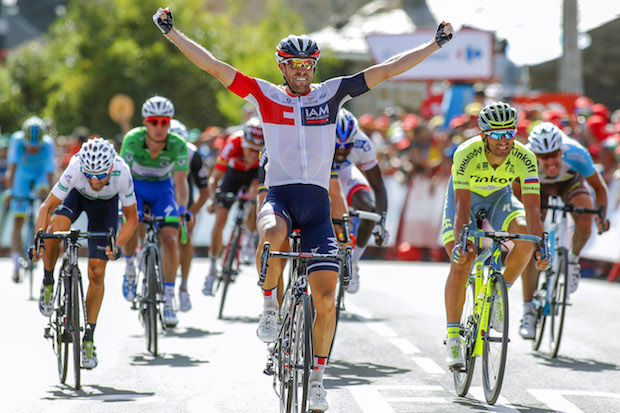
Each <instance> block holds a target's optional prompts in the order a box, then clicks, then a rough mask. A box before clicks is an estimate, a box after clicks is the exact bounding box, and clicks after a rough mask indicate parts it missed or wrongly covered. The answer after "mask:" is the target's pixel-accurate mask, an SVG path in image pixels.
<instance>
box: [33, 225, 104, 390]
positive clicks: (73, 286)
mask: <svg viewBox="0 0 620 413" xmlns="http://www.w3.org/2000/svg"><path fill="white" fill-rule="evenodd" d="M94 238H105V239H107V240H108V244H109V245H110V248H114V246H115V245H116V242H115V238H116V234H115V231H114V229H112V228H110V230H109V232H82V231H80V230H78V229H74V228H72V229H70V230H69V231H55V232H51V233H43V230H39V231H38V232H37V234H36V235H35V237H34V243H33V246H32V248H31V249H30V251H29V257H32V254H33V252H34V251H39V250H40V248H41V242H42V241H43V240H46V239H62V240H63V241H64V250H65V252H64V255H63V259H62V266H61V267H60V275H59V277H58V281H57V283H56V288H55V289H54V298H53V303H54V310H53V312H52V314H51V315H50V318H49V322H48V325H47V327H45V330H44V334H43V335H44V337H45V338H48V339H51V340H52V348H53V350H54V353H55V354H56V358H57V360H58V376H59V377H60V382H61V383H63V384H64V383H65V381H66V379H67V370H68V366H69V344H71V345H72V347H73V374H74V377H75V389H76V390H79V389H80V386H81V383H80V380H81V377H80V373H81V371H80V369H81V344H82V341H81V340H82V338H81V332H82V331H83V330H84V327H85V326H86V324H87V316H86V303H85V301H84V289H83V287H82V273H81V271H80V269H79V267H78V250H79V248H80V246H81V245H80V243H79V241H80V240H82V239H94ZM80 315H81V316H82V317H80Z"/></svg>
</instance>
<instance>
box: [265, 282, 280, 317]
mask: <svg viewBox="0 0 620 413" xmlns="http://www.w3.org/2000/svg"><path fill="white" fill-rule="evenodd" d="M263 299H264V300H265V301H264V302H263V308H264V309H265V310H266V309H268V308H270V309H275V310H276V311H277V310H278V287H277V286H276V287H274V288H273V289H271V290H265V289H263Z"/></svg>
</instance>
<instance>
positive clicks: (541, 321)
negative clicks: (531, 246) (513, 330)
mask: <svg viewBox="0 0 620 413" xmlns="http://www.w3.org/2000/svg"><path fill="white" fill-rule="evenodd" d="M542 274H543V272H542V271H539V272H538V282H540V278H541V276H542ZM544 275H545V278H544V280H543V281H542V285H540V286H539V287H538V288H537V289H536V291H535V292H534V299H535V301H536V302H537V303H538V304H537V307H536V309H535V311H536V335H535V336H534V341H532V350H538V349H539V348H540V343H541V342H542V339H543V335H544V333H545V324H546V321H547V317H546V316H545V312H544V307H545V305H547V292H548V291H549V290H548V285H549V282H550V281H549V280H551V279H552V278H554V277H553V268H549V270H547V271H546V272H544Z"/></svg>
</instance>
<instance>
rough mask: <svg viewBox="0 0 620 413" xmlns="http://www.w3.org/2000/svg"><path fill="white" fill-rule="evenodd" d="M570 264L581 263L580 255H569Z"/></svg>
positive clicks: (570, 253) (571, 253)
mask: <svg viewBox="0 0 620 413" xmlns="http://www.w3.org/2000/svg"><path fill="white" fill-rule="evenodd" d="M568 262H570V263H571V264H578V263H579V255H575V254H574V253H573V252H572V251H571V252H569V253H568Z"/></svg>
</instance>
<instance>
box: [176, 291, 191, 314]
mask: <svg viewBox="0 0 620 413" xmlns="http://www.w3.org/2000/svg"><path fill="white" fill-rule="evenodd" d="M191 309H192V302H191V300H190V299H189V293H188V292H187V291H179V311H183V312H186V311H189V310H191Z"/></svg>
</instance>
